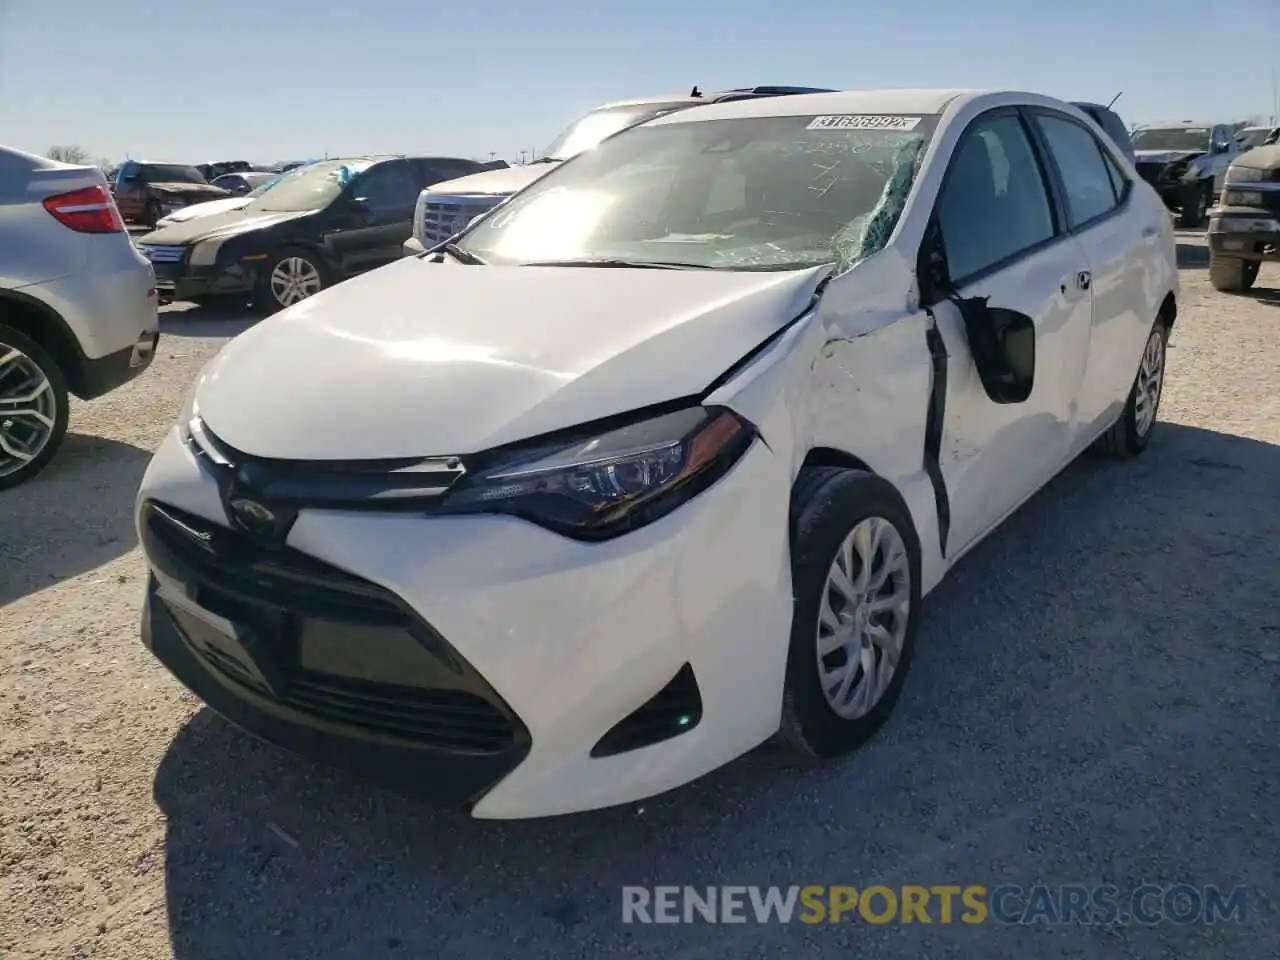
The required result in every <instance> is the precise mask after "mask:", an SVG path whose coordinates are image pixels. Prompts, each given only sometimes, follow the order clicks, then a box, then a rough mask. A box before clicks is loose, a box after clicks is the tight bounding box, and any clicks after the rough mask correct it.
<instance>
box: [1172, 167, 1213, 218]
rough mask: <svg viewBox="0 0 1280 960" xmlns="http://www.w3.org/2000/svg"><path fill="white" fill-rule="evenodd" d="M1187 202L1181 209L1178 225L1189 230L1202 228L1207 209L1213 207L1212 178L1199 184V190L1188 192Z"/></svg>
mask: <svg viewBox="0 0 1280 960" xmlns="http://www.w3.org/2000/svg"><path fill="white" fill-rule="evenodd" d="M1187 200H1188V202H1187V203H1186V204H1184V205H1183V207H1182V214H1181V216H1180V217H1179V224H1180V225H1181V226H1183V227H1189V228H1194V227H1202V226H1204V221H1205V218H1206V217H1207V216H1208V213H1209V208H1210V207H1211V206H1213V180H1212V178H1211V179H1209V180H1206V181H1204V183H1202V184H1200V187H1199V189H1197V190H1192V191H1190V196H1189V197H1188V198H1187Z"/></svg>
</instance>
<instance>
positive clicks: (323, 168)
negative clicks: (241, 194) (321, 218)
mask: <svg viewBox="0 0 1280 960" xmlns="http://www.w3.org/2000/svg"><path fill="white" fill-rule="evenodd" d="M372 164H373V161H372V160H324V161H321V162H319V163H311V164H307V165H306V166H302V167H296V168H295V169H293V170H290V171H289V172H288V173H286V174H284V175H283V176H281V177H280V178H279V179H277V180H273V181H268V183H266V184H263V185H262V186H261V187H259V188H258V190H255V191H254V194H256V195H257V196H258V197H259V199H256V200H254V201H253V202H252V203H250V204H249V206H248V207H246V208H245V209H252V210H254V211H259V212H264V213H266V212H276V213H301V212H304V211H307V210H320V209H322V208H323V207H326V206H328V205H329V204H330V203H332V202H333V201H334V200H336V199H337V197H338V195H339V194H340V193H342V191H343V188H345V187H346V185H347V184H348V183H350V182H351V181H352V180H354V179H355V178H356V175H357V174H359V173H361V172H362V171H364V170H365V169H367V168H368V167H370V166H371V165H372Z"/></svg>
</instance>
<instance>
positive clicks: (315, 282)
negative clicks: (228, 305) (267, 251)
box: [257, 247, 329, 313]
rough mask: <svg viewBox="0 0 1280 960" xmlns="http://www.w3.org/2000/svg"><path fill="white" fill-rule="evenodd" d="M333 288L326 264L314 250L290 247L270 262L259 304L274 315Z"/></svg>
mask: <svg viewBox="0 0 1280 960" xmlns="http://www.w3.org/2000/svg"><path fill="white" fill-rule="evenodd" d="M328 285H329V282H328V271H327V269H326V268H325V265H324V263H323V261H321V259H320V257H319V256H317V255H316V254H315V253H312V252H311V251H310V250H303V249H301V248H298V247H286V248H285V249H283V250H281V251H280V252H278V253H277V254H276V255H275V256H273V257H271V259H269V260H268V261H267V262H266V266H265V269H263V271H262V276H261V278H260V279H259V281H258V296H257V300H258V302H259V303H260V304H261V305H262V306H263V307H264V308H265V309H268V310H270V311H271V312H272V313H274V312H275V311H277V310H283V309H284V308H285V307H291V306H293V305H294V304H295V303H300V302H301V301H303V300H305V299H307V297H313V296H315V295H316V294H317V293H319V292H320V291H321V290H323V289H324V288H325V287H327V286H328Z"/></svg>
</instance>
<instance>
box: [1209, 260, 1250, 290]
mask: <svg viewBox="0 0 1280 960" xmlns="http://www.w3.org/2000/svg"><path fill="white" fill-rule="evenodd" d="M1261 266H1262V262H1261V261H1260V260H1241V259H1240V258H1239V257H1220V256H1216V255H1211V256H1210V257H1209V282H1210V283H1211V284H1213V289H1215V290H1221V291H1222V292H1223V293H1241V292H1243V291H1245V290H1248V289H1249V288H1250V287H1252V286H1253V284H1254V281H1255V280H1257V279H1258V268H1259V267H1261Z"/></svg>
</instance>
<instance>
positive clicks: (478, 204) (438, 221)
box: [421, 195, 506, 247]
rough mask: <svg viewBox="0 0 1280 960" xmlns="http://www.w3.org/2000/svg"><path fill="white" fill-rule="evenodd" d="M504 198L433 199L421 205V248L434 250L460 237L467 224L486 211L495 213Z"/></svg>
mask: <svg viewBox="0 0 1280 960" xmlns="http://www.w3.org/2000/svg"><path fill="white" fill-rule="evenodd" d="M505 199H506V198H505V197H492V196H469V197H450V196H446V195H441V196H431V197H429V199H427V200H426V201H425V202H424V203H423V204H422V225H421V231H422V238H421V239H422V245H423V246H424V247H431V246H435V245H436V244H438V243H444V241H446V240H448V239H449V238H450V237H452V236H454V235H455V234H458V233H461V232H462V231H463V230H464V229H466V226H467V224H468V223H470V222H471V221H472V220H474V219H475V218H476V217H478V216H479V215H480V214H482V213H485V212H486V211H489V210H492V209H493V208H494V207H496V206H497V205H498V204H500V203H501V202H502V201H503V200H505Z"/></svg>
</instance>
